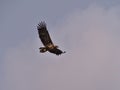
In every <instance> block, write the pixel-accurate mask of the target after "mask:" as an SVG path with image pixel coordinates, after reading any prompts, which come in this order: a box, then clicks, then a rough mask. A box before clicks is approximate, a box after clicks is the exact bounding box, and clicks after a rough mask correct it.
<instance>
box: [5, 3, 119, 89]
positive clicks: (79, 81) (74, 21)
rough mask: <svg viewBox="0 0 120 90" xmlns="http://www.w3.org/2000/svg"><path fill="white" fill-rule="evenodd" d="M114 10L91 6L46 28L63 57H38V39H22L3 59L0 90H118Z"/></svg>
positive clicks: (46, 54)
mask: <svg viewBox="0 0 120 90" xmlns="http://www.w3.org/2000/svg"><path fill="white" fill-rule="evenodd" d="M119 17H120V16H119V10H118V8H110V9H108V10H106V9H104V8H101V7H98V6H96V5H91V6H89V7H88V8H87V9H84V10H77V11H75V12H73V13H71V15H68V16H67V17H66V19H65V20H64V22H63V23H61V24H60V25H56V27H52V28H51V29H53V31H54V32H52V31H51V36H52V38H53V40H54V42H55V43H57V44H58V45H59V44H60V48H63V49H66V51H67V53H66V54H63V55H61V56H55V55H53V54H50V53H45V54H39V51H38V48H39V46H40V45H41V44H40V43H39V40H38V39H36V40H35V41H32V42H31V41H24V42H23V44H21V45H19V46H18V47H15V48H12V49H10V50H9V51H8V52H7V54H6V57H5V69H6V87H5V88H6V90H8V89H9V90H119V89H120V86H119V83H120V77H119V76H120V72H119V68H120V66H119V65H120V61H119V60H120V56H119V53H120V41H119V39H120V36H119V34H118V33H120V32H119V29H120V25H119V24H120V18H119Z"/></svg>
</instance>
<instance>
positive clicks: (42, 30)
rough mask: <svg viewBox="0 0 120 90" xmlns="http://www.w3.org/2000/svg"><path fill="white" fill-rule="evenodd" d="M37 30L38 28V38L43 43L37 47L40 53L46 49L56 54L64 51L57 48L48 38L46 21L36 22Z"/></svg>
mask: <svg viewBox="0 0 120 90" xmlns="http://www.w3.org/2000/svg"><path fill="white" fill-rule="evenodd" d="M37 30H38V34H39V38H40V40H41V42H42V43H43V45H44V47H40V48H39V50H40V52H41V53H44V52H46V51H48V52H50V53H53V54H56V55H61V54H63V53H65V51H64V52H63V51H62V50H60V49H58V46H57V45H54V44H53V42H52V40H51V38H50V35H49V33H48V30H47V26H46V23H45V22H44V21H41V22H40V23H39V24H38V26H37Z"/></svg>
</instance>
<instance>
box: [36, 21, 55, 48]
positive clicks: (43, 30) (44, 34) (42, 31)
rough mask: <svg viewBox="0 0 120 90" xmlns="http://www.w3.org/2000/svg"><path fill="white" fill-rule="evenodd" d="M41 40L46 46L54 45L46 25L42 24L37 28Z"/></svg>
mask: <svg viewBox="0 0 120 90" xmlns="http://www.w3.org/2000/svg"><path fill="white" fill-rule="evenodd" d="M37 29H38V34H39V38H40V39H41V41H42V43H43V45H44V46H47V45H50V44H53V42H52V40H51V38H50V35H49V33H48V31H47V27H46V23H45V22H40V23H39V24H38V26H37Z"/></svg>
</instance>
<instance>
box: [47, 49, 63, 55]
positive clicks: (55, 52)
mask: <svg viewBox="0 0 120 90" xmlns="http://www.w3.org/2000/svg"><path fill="white" fill-rule="evenodd" d="M49 52H51V53H54V54H56V55H60V54H62V53H65V51H64V52H63V51H61V50H60V49H57V48H54V49H51V50H49Z"/></svg>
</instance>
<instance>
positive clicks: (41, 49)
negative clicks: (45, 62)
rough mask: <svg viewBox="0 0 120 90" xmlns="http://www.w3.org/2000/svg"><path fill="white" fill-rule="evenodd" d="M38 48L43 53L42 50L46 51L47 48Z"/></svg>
mask: <svg viewBox="0 0 120 90" xmlns="http://www.w3.org/2000/svg"><path fill="white" fill-rule="evenodd" d="M39 49H40V52H41V53H44V52H46V51H47V49H46V48H45V47H40V48H39Z"/></svg>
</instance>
